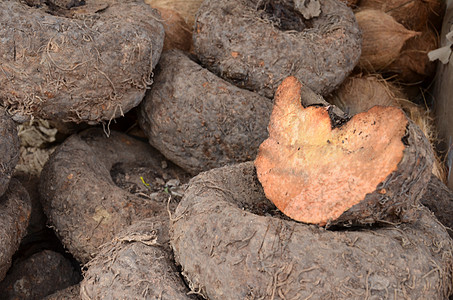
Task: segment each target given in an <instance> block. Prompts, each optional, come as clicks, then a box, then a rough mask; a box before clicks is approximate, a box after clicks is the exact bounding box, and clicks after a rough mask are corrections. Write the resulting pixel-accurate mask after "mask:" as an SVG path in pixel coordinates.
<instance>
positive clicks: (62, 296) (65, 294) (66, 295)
mask: <svg viewBox="0 0 453 300" xmlns="http://www.w3.org/2000/svg"><path fill="white" fill-rule="evenodd" d="M80 299H82V298H81V297H80V284H76V285H72V286H70V287H68V288H65V289H63V290H60V291H58V292H55V293H53V294H52V295H49V296H47V297H45V298H44V299H43V300H80Z"/></svg>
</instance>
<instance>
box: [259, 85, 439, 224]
mask: <svg viewBox="0 0 453 300" xmlns="http://www.w3.org/2000/svg"><path fill="white" fill-rule="evenodd" d="M305 88H306V87H302V85H301V84H300V83H299V82H298V80H297V79H296V78H294V77H288V78H287V79H285V80H284V81H283V83H282V84H281V85H280V87H279V88H278V90H277V93H276V97H275V99H274V101H275V103H274V109H273V112H272V115H271V121H270V124H269V138H268V139H267V140H265V141H264V142H263V143H262V144H261V146H260V149H259V153H258V156H257V159H256V161H255V165H256V168H257V173H258V178H259V180H260V182H261V184H262V185H263V188H264V191H265V193H266V196H267V197H268V198H269V199H270V200H271V201H272V202H273V203H274V204H275V205H276V206H277V207H278V208H279V209H280V210H281V211H282V212H283V213H284V214H286V215H288V216H289V217H291V218H293V219H295V220H298V221H302V222H306V223H313V224H319V225H326V224H336V223H343V222H345V223H348V224H363V223H374V222H376V221H379V220H387V221H399V220H402V221H406V220H411V219H413V217H414V215H413V214H414V211H413V209H414V208H413V207H415V206H416V204H417V200H418V198H419V196H420V195H419V194H420V192H421V191H423V190H424V189H425V188H426V184H427V182H428V180H429V178H430V170H431V166H432V162H433V158H432V153H431V152H430V147H429V144H428V142H427V140H426V138H424V136H423V134H422V133H421V132H420V130H419V129H418V128H417V127H416V126H415V125H413V124H412V123H411V122H410V121H409V120H408V119H407V117H406V116H405V114H404V112H403V111H402V110H400V109H398V108H395V107H381V106H376V107H373V108H371V109H370V110H369V111H367V112H364V113H360V114H357V115H355V116H354V117H353V118H352V119H350V120H349V121H347V122H346V123H344V124H341V122H340V123H338V122H335V121H334V120H338V119H336V118H338V116H336V117H335V116H333V117H331V114H330V112H329V107H316V106H310V107H307V108H304V107H303V106H302V105H301V103H300V101H301V89H305ZM345 121H346V120H343V121H342V122H345ZM345 212H346V213H345Z"/></svg>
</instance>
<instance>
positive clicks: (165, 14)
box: [156, 7, 192, 51]
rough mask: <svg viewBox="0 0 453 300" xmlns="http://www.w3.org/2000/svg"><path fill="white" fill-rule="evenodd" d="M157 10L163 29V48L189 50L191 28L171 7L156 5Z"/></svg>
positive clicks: (190, 45)
mask: <svg viewBox="0 0 453 300" xmlns="http://www.w3.org/2000/svg"><path fill="white" fill-rule="evenodd" d="M156 9H157V10H159V12H160V15H161V18H162V24H163V25H164V30H165V39H164V48H163V50H170V49H181V50H183V51H189V50H190V49H191V47H192V30H191V29H190V27H189V25H187V23H186V21H184V18H183V17H182V16H181V15H180V14H179V13H178V12H177V11H176V10H173V9H168V8H163V7H156Z"/></svg>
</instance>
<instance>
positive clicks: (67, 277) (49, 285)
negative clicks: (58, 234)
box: [0, 250, 81, 300]
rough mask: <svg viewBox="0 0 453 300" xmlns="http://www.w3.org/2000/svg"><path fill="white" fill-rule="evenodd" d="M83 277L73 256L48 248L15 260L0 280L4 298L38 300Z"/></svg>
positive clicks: (6, 299) (4, 299) (0, 288)
mask: <svg viewBox="0 0 453 300" xmlns="http://www.w3.org/2000/svg"><path fill="white" fill-rule="evenodd" d="M80 277H81V276H80V273H79V272H78V271H77V270H76V269H75V268H74V266H73V265H72V263H71V261H70V260H69V259H67V258H65V257H64V256H63V255H62V254H60V253H58V252H54V251H50V250H44V251H41V252H38V253H35V254H33V255H32V256H30V257H28V258H26V259H24V260H21V261H18V262H17V263H15V264H14V265H13V266H12V267H11V269H10V271H9V272H8V275H7V276H6V277H5V279H4V280H3V281H2V282H1V283H0V294H1V295H2V299H3V300H10V299H11V300H15V299H37V300H38V299H42V298H43V297H45V296H47V295H49V294H52V293H54V292H55V291H58V290H60V289H64V288H66V287H68V286H71V285H73V284H76V283H77V282H79V281H80V279H81V278H80Z"/></svg>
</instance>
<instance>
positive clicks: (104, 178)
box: [40, 129, 186, 263]
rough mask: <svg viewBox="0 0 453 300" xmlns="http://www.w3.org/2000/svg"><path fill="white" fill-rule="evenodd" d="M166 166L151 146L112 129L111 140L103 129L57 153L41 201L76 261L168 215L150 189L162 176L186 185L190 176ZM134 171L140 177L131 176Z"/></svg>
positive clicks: (74, 138)
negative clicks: (132, 227) (139, 222)
mask: <svg viewBox="0 0 453 300" xmlns="http://www.w3.org/2000/svg"><path fill="white" fill-rule="evenodd" d="M163 162H165V159H164V158H163V156H162V155H161V154H160V153H158V152H157V151H156V150H155V149H153V148H151V147H150V146H149V145H148V144H146V143H144V142H141V141H138V140H136V139H134V138H132V137H129V136H127V135H125V134H122V133H119V132H113V131H112V132H111V134H110V137H109V138H107V137H106V136H105V134H104V132H103V131H102V130H101V129H89V130H86V131H83V132H82V133H79V134H77V135H73V136H71V137H69V138H68V139H67V140H66V141H65V142H64V143H63V144H62V145H61V146H59V147H58V149H57V150H55V152H54V153H53V154H52V156H51V157H50V158H49V160H48V161H47V163H46V165H45V166H44V169H43V171H42V173H41V182H40V193H41V201H42V203H43V208H44V212H45V214H46V215H47V217H48V219H49V222H50V224H51V226H52V227H53V228H54V229H55V231H56V234H57V236H58V237H59V238H60V239H61V241H62V243H63V245H64V246H65V247H66V248H67V249H68V250H69V252H71V253H72V254H73V255H74V257H75V258H77V259H78V260H79V261H80V262H82V263H86V262H87V261H88V260H90V259H91V258H92V257H93V256H94V255H96V253H97V252H98V251H99V249H98V247H99V246H100V245H102V244H104V243H106V242H109V241H110V240H111V239H112V238H113V237H114V236H115V234H116V233H118V232H119V231H120V230H122V229H123V228H124V227H126V226H128V225H131V224H132V223H133V222H135V221H137V220H140V219H143V218H146V217H152V216H156V215H162V213H165V214H166V213H167V212H166V207H165V204H166V203H165V202H160V201H157V200H159V199H160V198H159V199H154V198H152V197H151V199H150V196H149V195H147V191H148V189H150V188H151V186H154V181H157V180H161V181H162V180H163V178H164V179H166V180H168V179H170V178H173V179H175V180H176V179H178V180H180V181H184V180H186V179H185V177H184V176H186V175H185V174H186V173H184V172H183V171H182V170H180V169H179V168H177V167H175V166H172V165H170V164H167V166H166V168H165V169H163V167H162V164H163ZM131 168H136V169H137V170H138V172H139V174H137V175H136V176H129V175H128V174H127V170H129V169H131ZM131 177H133V178H131ZM146 184H147V186H146ZM161 190H162V193H164V187H162V188H161ZM140 194H144V196H143V195H142V196H139V195H140ZM167 196H168V195H167ZM167 196H165V200H166V199H167Z"/></svg>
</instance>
